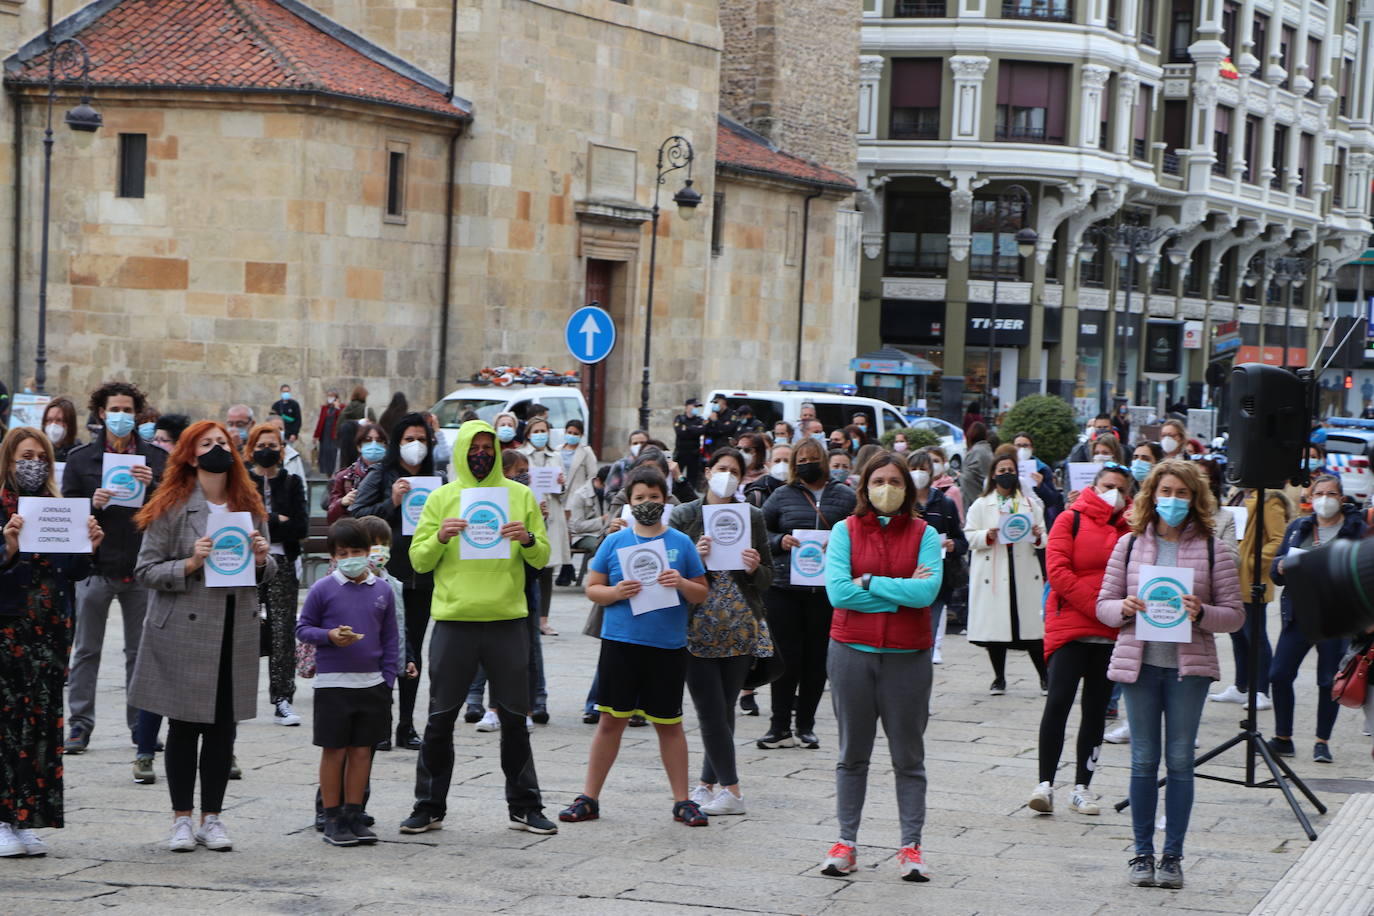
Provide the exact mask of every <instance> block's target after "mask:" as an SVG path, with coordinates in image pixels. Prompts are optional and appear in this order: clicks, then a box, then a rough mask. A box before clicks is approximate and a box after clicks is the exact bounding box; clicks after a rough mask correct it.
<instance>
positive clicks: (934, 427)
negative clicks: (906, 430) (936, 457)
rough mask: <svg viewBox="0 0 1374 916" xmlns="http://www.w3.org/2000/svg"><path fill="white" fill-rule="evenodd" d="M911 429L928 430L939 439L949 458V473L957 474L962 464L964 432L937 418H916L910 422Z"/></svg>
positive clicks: (964, 444)
mask: <svg viewBox="0 0 1374 916" xmlns="http://www.w3.org/2000/svg"><path fill="white" fill-rule="evenodd" d="M911 426H912V428H913V429H928V430H930V431H931V432H933V433H934V434H935V435H937V436H939V437H940V446H941V448H943V449H944V450H945V454H946V455H948V456H949V467H950V470H951V471H955V472H957V471H958V470H959V468H960V467H962V466H963V463H964V448H965V446H966V443H965V442H964V431H963V430H962V429H960V428H959V427H958V426H955V425H954V424H953V423H951V422H949V421H948V420H941V419H940V418H938V417H917V418H916V419H915V420H913V421H912V422H911Z"/></svg>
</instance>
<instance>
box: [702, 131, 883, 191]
mask: <svg viewBox="0 0 1374 916" xmlns="http://www.w3.org/2000/svg"><path fill="white" fill-rule="evenodd" d="M716 165H718V166H724V167H726V168H730V169H737V170H739V171H742V172H752V173H755V174H760V175H768V176H772V177H774V178H782V179H785V180H786V179H790V180H792V181H799V182H803V183H805V184H811V185H824V186H826V187H833V188H836V189H842V190H854V189H856V188H857V185H856V184H855V183H854V179H852V178H850V177H849V176H848V175H845V174H842V173H840V172H837V171H835V170H834V169H828V168H826V167H825V166H823V165H818V164H817V163H814V162H810V161H808V160H806V159H803V158H801V157H800V156H794V155H792V154H791V153H785V152H783V151H782V150H780V149H778V148H777V147H776V146H774V145H773V144H772V143H770V142H768V140H767V139H765V138H764V137H763V136H762V135H760V134H757V133H755V132H754V131H752V130H750V129H749V128H747V127H745V126H744V125H742V124H739V123H736V122H735V121H732V120H730V119H729V118H727V117H725V116H724V115H721V116H720V117H719V118H718V119H717V126H716Z"/></svg>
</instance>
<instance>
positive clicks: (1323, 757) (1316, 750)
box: [1312, 741, 1334, 763]
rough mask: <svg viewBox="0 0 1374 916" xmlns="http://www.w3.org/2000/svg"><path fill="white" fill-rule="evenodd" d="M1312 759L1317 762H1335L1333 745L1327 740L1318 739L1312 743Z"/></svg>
mask: <svg viewBox="0 0 1374 916" xmlns="http://www.w3.org/2000/svg"><path fill="white" fill-rule="evenodd" d="M1312 759H1313V760H1314V761H1316V762H1317V763H1333V762H1334V761H1333V759H1332V757H1331V745H1329V744H1327V743H1326V742H1325V741H1318V742H1317V743H1316V744H1314V745H1312Z"/></svg>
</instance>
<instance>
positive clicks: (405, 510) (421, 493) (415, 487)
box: [401, 477, 444, 534]
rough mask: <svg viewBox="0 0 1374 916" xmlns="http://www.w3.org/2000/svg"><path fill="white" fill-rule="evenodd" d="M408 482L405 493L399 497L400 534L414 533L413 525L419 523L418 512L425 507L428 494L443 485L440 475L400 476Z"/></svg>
mask: <svg viewBox="0 0 1374 916" xmlns="http://www.w3.org/2000/svg"><path fill="white" fill-rule="evenodd" d="M401 479H402V480H404V481H406V482H407V483H409V484H410V489H409V490H407V491H406V495H405V496H403V497H401V534H414V533H415V526H416V525H418V524H419V523H420V513H421V512H423V511H424V509H425V501H426V500H427V499H429V494H431V493H433V492H434V491H435V490H437V489H439V487H441V486H443V483H444V479H443V478H442V477H402V478H401Z"/></svg>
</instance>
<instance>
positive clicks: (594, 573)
mask: <svg viewBox="0 0 1374 916" xmlns="http://www.w3.org/2000/svg"><path fill="white" fill-rule="evenodd" d="M625 492H626V494H628V504H629V507H630V512H631V514H632V515H633V516H634V524H632V525H630V526H628V527H626V528H622V529H621V530H619V531H617V532H615V533H614V534H611V535H609V536H607V537H606V539H605V540H603V541H602V542H601V547H600V548H599V549H598V550H597V551H596V556H595V557H594V558H593V559H592V561H591V563H590V564H589V566H588V573H587V587H586V593H587V597H588V598H590V599H591V600H592V601H593V602H595V603H596V604H600V605H602V606H604V607H605V613H604V615H603V617H602V623H601V659H600V661H598V662H597V669H596V676H597V694H596V708H597V709H599V710H600V711H601V712H602V713H603V715H602V716H601V719H600V721H599V722H598V723H597V727H596V735H595V736H594V737H593V738H592V747H591V751H590V753H589V754H588V757H587V781H586V783H585V784H584V786H583V792H582V794H581V795H579V796H577V799H576V800H575V801H574V802H573V803H572V804H571V805H569V806H568V807H567V808H565V809H563V811H562V812H561V813H559V815H558V819H559V820H560V821H567V822H575V821H590V820H595V819H596V818H598V817H600V816H601V806H600V803H599V802H598V801H597V799H598V798H599V797H600V795H601V789H602V786H604V785H605V783H606V777H607V776H608V775H609V774H610V772H611V764H613V763H614V762H615V758H616V754H618V753H619V752H620V738H621V736H622V735H623V734H624V733H625V726H626V724H627V723H628V722H629V720H630V716H632V715H634V714H635V713H639V714H640V715H642V716H644V718H646V719H648V720H649V721H650V722H652V723H654V728H655V729H656V730H657V731H658V750H659V754H660V756H661V757H662V758H663V769H664V770H665V771H666V772H667V773H668V785H669V786H670V787H671V788H672V790H673V799H674V801H675V802H676V804H674V805H673V818H674V819H675V820H679V821H682V822H683V823H684V824H686V825H688V826H689V827H704V826H706V824H707V823H708V821H707V819H706V815H704V814H702V813H701V809H700V808H699V807H698V806H697V804H696V802H693V801H689V800H688V798H687V736H686V734H685V733H684V732H683V730H682V688H683V685H684V683H685V681H686V675H687V615H688V605H691V604H700V603H701V602H703V601H705V600H706V594H707V592H708V591H709V586H707V584H706V569H705V568H704V567H703V566H702V565H701V557H700V556H698V555H697V550H696V545H695V544H693V543H692V539H691V538H689V537H688V536H687V535H685V534H683V533H682V532H681V531H678V530H677V529H675V528H669V527H668V525H667V524H665V523H664V520H663V508H664V505H665V503H667V501H668V482H667V481H666V480H664V479H663V475H662V474H661V473H660V472H659V471H658V469H657V468H653V467H642V468H639V469H638V470H636V471H635V472H634V473H633V474H631V475H630V479H629V482H628V483H627V484H626V486H625ZM652 541H661V542H662V544H663V551H664V553H665V554H666V555H667V557H668V568H667V569H665V570H663V571H662V572H661V573H659V575H658V576H657V579H656V581H657V583H658V584H659V585H663V586H666V587H668V588H673V589H677V591H678V595H677V604H675V605H672V606H669V607H664V608H658V609H656V610H651V611H646V612H643V613H639V614H636V613H634V611H633V609H632V608H631V606H630V599H631V598H633V597H634V596H635V595H637V594H639V592H640V591H641V590H642V588H643V585H641V582H640V580H639V579H636V578H633V577H631V578H626V577H625V575H624V573H623V571H622V570H621V568H620V557H619V551H620V550H621V549H622V548H624V547H633V546H635V545H636V544H647V543H650V542H652Z"/></svg>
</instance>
